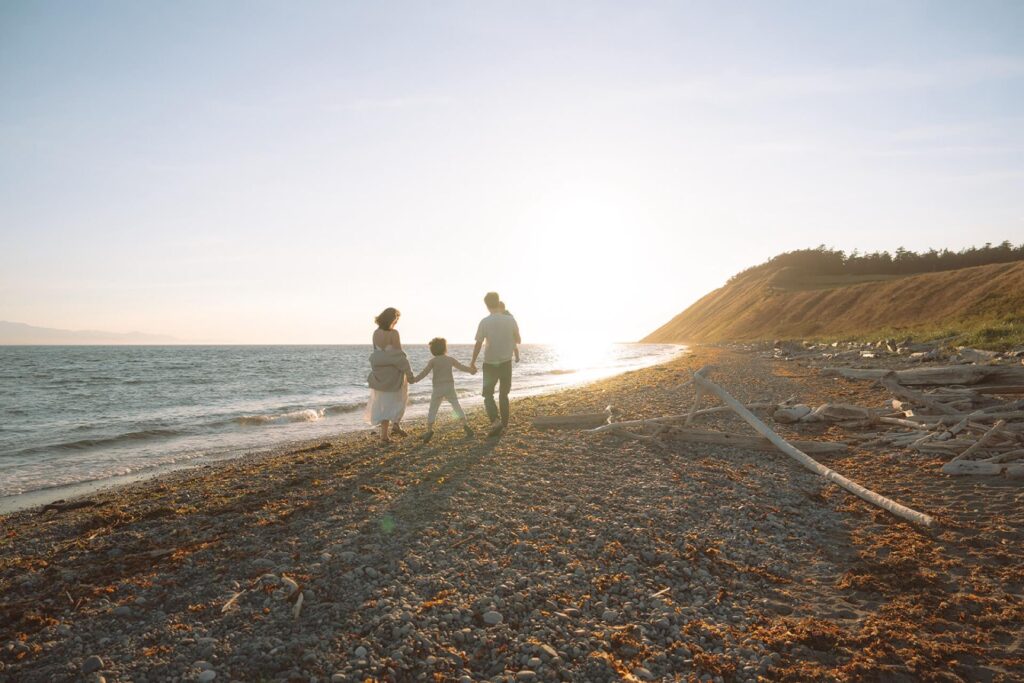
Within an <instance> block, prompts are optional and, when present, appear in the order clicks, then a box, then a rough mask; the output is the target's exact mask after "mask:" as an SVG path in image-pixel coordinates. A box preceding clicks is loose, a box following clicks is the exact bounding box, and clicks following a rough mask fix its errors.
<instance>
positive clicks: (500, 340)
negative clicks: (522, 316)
mask: <svg viewBox="0 0 1024 683" xmlns="http://www.w3.org/2000/svg"><path fill="white" fill-rule="evenodd" d="M476 340H477V341H478V342H479V341H485V340H486V342H487V345H486V346H485V347H484V363H490V364H497V363H504V362H505V361H509V360H512V349H513V347H515V345H516V344H518V343H519V325H517V324H516V319H515V318H513V317H512V315H511V314H509V313H491V314H490V315H489V316H487V317H486V318H484V319H483V320H481V321H480V326H479V327H477V328H476Z"/></svg>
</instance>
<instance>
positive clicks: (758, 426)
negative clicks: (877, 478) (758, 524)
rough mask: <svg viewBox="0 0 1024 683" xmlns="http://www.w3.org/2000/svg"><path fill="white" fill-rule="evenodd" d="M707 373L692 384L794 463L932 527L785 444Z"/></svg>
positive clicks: (697, 375) (702, 372) (701, 373)
mask: <svg viewBox="0 0 1024 683" xmlns="http://www.w3.org/2000/svg"><path fill="white" fill-rule="evenodd" d="M708 371H709V369H708V368H703V369H701V370H699V371H697V372H696V373H694V377H693V381H694V382H695V383H696V384H697V386H700V387H702V388H703V389H705V390H706V391H709V392H711V393H713V394H715V395H716V396H718V397H719V398H720V399H722V402H723V403H725V404H726V405H728V406H730V407H731V408H732V409H733V410H734V411H736V413H737V414H738V415H739V416H740V417H742V418H743V419H744V420H746V422H747V424H749V425H750V426H751V427H753V428H754V429H755V430H756V431H757V432H758V433H759V434H761V436H763V437H765V438H766V439H768V440H769V441H771V442H772V443H773V444H774V445H775V446H776V447H777V448H778V449H779V450H780V451H782V452H783V453H785V454H786V455H788V456H789V457H791V458H793V459H794V460H796V461H797V462H798V463H800V464H801V465H803V466H804V467H805V468H806V469H808V470H810V471H811V472H814V473H815V474H818V475H820V476H822V477H824V478H825V479H827V480H828V481H831V482H833V483H834V484H836V485H837V486H840V487H841V488H843V489H845V490H847V491H849V492H850V493H852V494H853V495H855V496H857V497H858V498H860V499H862V500H865V501H867V502H869V503H871V504H872V505H876V506H878V507H880V508H882V509H883V510H887V511H888V512H891V513H892V514H894V515H896V516H897V517H899V518H901V519H905V520H907V521H910V522H914V523H915V524H920V525H922V526H926V527H927V526H931V525H932V523H933V522H934V520H933V519H932V517H931V516H930V515H926V514H924V513H921V512H918V511H917V510H912V509H910V508H908V507H906V506H904V505H900V504H899V503H897V502H896V501H894V500H891V499H889V498H886V497H885V496H882V495H879V494H878V493H875V492H874V491H872V490H870V489H867V488H865V487H863V486H861V485H860V484H858V483H856V482H853V481H851V480H849V479H847V478H846V477H844V476H843V475H841V474H839V473H838V472H836V471H835V470H833V469H831V468H829V467H826V466H824V465H822V464H821V463H819V462H818V461H816V460H814V459H813V458H811V457H810V456H808V455H807V454H806V453H804V452H803V451H801V450H800V449H798V448H796V447H795V446H793V445H792V444H790V443H789V442H787V441H786V440H785V439H783V438H782V437H781V436H779V435H778V434H776V433H775V432H774V431H772V429H771V428H770V427H768V425H766V424H765V423H764V422H762V421H761V420H759V419H758V418H757V416H755V415H754V414H753V413H751V412H750V411H749V410H747V409H746V408H745V407H743V404H742V403H740V402H739V401H737V400H736V399H735V398H733V397H732V396H731V395H730V394H729V393H728V392H727V391H725V389H723V388H722V387H720V386H718V385H717V384H715V383H714V382H712V381H711V380H709V379H707V377H705V376H704V375H705V374H706V373H707V372H708Z"/></svg>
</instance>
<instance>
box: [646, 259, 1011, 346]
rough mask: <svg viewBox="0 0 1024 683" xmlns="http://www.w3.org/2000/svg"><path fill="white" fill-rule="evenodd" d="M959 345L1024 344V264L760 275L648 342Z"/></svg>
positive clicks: (728, 288)
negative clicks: (939, 341)
mask: <svg viewBox="0 0 1024 683" xmlns="http://www.w3.org/2000/svg"><path fill="white" fill-rule="evenodd" d="M872 335H914V336H918V337H930V338H938V337H944V336H953V335H956V336H958V337H959V338H960V340H961V341H963V342H964V343H970V344H972V345H977V346H988V347H1000V346H1006V345H1010V344H1017V343H1020V342H1021V340H1022V338H1024V262H1020V261H1017V262H1014V263H996V264H990V265H983V266H975V267H970V268H960V269H957V270H949V271H944V272H936V273H924V274H917V275H898V274H876V275H871V274H811V273H807V272H806V271H804V270H801V269H799V268H795V267H792V266H779V267H774V268H762V267H758V268H753V269H750V270H749V271H746V272H744V273H742V274H740V275H739V276H737V277H734V278H733V279H732V280H731V281H730V282H729V283H728V284H726V285H725V286H724V287H720V288H719V289H716V290H714V291H713V292H711V293H709V294H707V295H706V296H704V297H703V298H702V299H700V300H699V301H697V302H696V303H694V304H693V305H692V306H690V307H689V308H687V309H686V310H685V311H683V312H682V313H680V314H679V315H677V316H676V317H675V318H673V319H672V320H670V321H669V322H668V323H666V324H665V325H663V326H662V327H660V328H658V329H657V330H655V331H654V332H652V333H651V334H650V335H648V336H647V337H646V338H644V339H643V341H645V342H718V341H726V340H732V341H740V340H758V339H795V338H818V339H828V338H843V337H850V338H858V337H865V336H872Z"/></svg>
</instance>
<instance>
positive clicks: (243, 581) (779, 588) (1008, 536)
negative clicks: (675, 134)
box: [0, 347, 1024, 683]
mask: <svg viewBox="0 0 1024 683" xmlns="http://www.w3.org/2000/svg"><path fill="white" fill-rule="evenodd" d="M708 364H713V365H715V366H716V367H717V368H718V369H717V370H716V371H715V378H716V381H719V382H720V383H721V384H722V385H723V386H725V387H726V388H727V389H728V390H730V392H732V393H734V395H735V396H736V397H737V399H738V400H741V401H754V400H759V399H762V398H764V397H771V398H774V399H775V400H782V399H783V398H786V397H787V396H790V395H792V394H794V393H798V394H799V395H800V396H801V398H802V399H803V400H806V401H811V402H815V403H817V402H822V401H824V400H832V401H838V400H846V401H850V402H854V403H857V404H860V405H876V404H881V403H883V402H884V401H885V400H886V398H887V397H886V394H885V392H884V390H880V389H878V388H877V387H873V386H872V385H870V384H869V383H858V382H851V381H840V380H835V379H833V378H825V377H821V376H820V375H818V373H817V372H816V371H813V370H811V369H809V368H805V367H803V366H800V365H799V364H798V363H789V364H787V363H784V362H781V361H774V360H771V359H765V358H762V357H759V356H758V355H757V354H754V353H741V352H737V351H732V350H729V349H722V348H707V347H696V348H693V349H691V353H690V354H687V355H685V356H682V357H679V358H676V359H674V360H672V361H669V362H667V363H664V364H661V365H657V366H653V367H648V368H645V369H642V370H636V371H631V372H627V373H623V374H620V375H616V376H614V377H611V378H608V379H605V380H601V381H598V382H594V383H591V384H588V385H585V386H577V387H573V388H571V389H569V390H566V391H561V392H555V393H551V394H545V395H542V396H535V397H529V398H522V399H517V400H515V401H513V404H512V427H511V429H510V430H509V432H508V433H506V434H505V435H503V436H502V437H501V438H500V439H493V440H482V439H479V438H478V439H472V440H467V439H464V438H462V434H461V430H459V429H458V428H457V426H456V425H454V424H445V425H443V426H442V427H441V428H439V429H438V430H437V433H436V435H435V437H434V440H433V441H431V442H430V443H429V444H422V443H421V442H420V440H419V439H418V438H417V437H418V436H419V434H418V430H417V431H414V432H413V433H411V435H410V437H409V438H406V439H403V440H402V441H400V442H399V443H397V444H396V445H394V446H391V447H388V448H381V447H380V446H379V445H378V444H376V443H375V442H373V441H372V440H371V439H370V438H358V435H350V436H346V437H343V438H334V439H330V440H325V441H322V442H321V443H316V442H315V441H316V440H314V441H313V442H308V443H306V445H304V446H303V447H301V448H297V449H295V450H291V451H289V450H287V449H281V450H280V451H279V452H276V453H275V452H267V453H262V454H253V455H251V456H246V457H243V458H238V459H233V460H226V461H224V462H221V463H217V464H215V465H213V466H212V467H209V468H198V469H197V468H192V469H188V470H183V471H180V472H173V473H170V474H168V475H166V476H164V477H159V478H154V479H149V480H146V481H144V482H137V483H133V484H129V485H126V486H124V487H121V488H118V489H116V490H114V491H108V492H100V493H97V494H96V495H95V496H94V500H95V502H96V503H97V504H96V505H95V506H94V507H90V508H84V509H77V510H68V511H66V512H53V511H51V512H48V513H45V514H40V513H38V512H35V511H30V510H23V511H20V512H17V513H13V514H10V515H6V516H3V517H2V520H3V529H4V534H3V535H0V595H2V596H3V598H2V602H0V680H18V681H27V682H28V683H35V682H37V681H38V682H41V681H49V680H55V679H58V680H64V679H77V680H90V679H92V680H95V676H96V675H97V674H98V675H101V676H102V677H103V678H104V680H106V681H108V682H109V683H113V682H114V681H133V683H148V682H155V681H165V680H170V681H182V682H185V681H194V680H197V679H199V677H200V675H202V674H203V673H204V672H206V671H209V672H211V674H207V675H206V676H205V677H204V680H208V679H210V675H213V677H214V678H215V679H216V680H217V681H220V680H224V681H230V680H239V681H243V680H261V679H262V680H268V681H282V682H285V681H311V680H312V679H314V678H315V679H316V680H318V681H320V682H323V681H332V682H337V683H341V682H344V681H357V680H360V681H361V680H365V679H367V678H373V679H377V680H387V681H391V680H395V681H397V680H410V679H415V678H417V677H419V676H421V675H423V676H425V677H427V678H431V677H433V678H436V679H438V680H452V681H482V680H486V681H499V680H500V681H520V680H522V681H559V680H561V681H584V680H585V681H598V682H601V681H613V680H622V679H627V680H633V679H635V680H647V681H650V680H674V679H675V678H676V677H682V678H687V679H688V678H690V677H693V678H701V677H702V676H705V675H706V676H707V678H710V679H711V680H716V678H717V679H718V680H722V681H724V680H737V681H750V682H754V681H757V680H764V679H766V678H767V679H788V680H849V679H851V678H853V679H869V680H871V679H885V680H888V679H901V678H902V679H915V680H916V679H930V678H937V677H938V675H939V674H940V673H941V674H943V675H945V676H946V677H945V678H944V679H943V680H950V681H952V680H978V679H981V678H985V679H990V680H993V681H1009V680H1014V679H1018V678H1019V677H1020V676H1022V675H1024V656H1022V653H1021V642H1020V638H1019V624H1020V623H1021V621H1022V620H1024V570H1022V569H1021V567H1022V566H1024V562H1022V559H1024V558H1022V550H1021V541H1022V540H1024V512H1022V511H1021V509H1020V506H1019V497H1020V495H1021V494H1020V491H1021V489H1020V487H1019V485H1018V484H1015V483H1012V482H1008V481H1000V482H994V481H981V480H980V479H983V478H960V479H954V478H949V477H945V476H943V475H941V474H939V472H938V469H937V467H934V464H933V463H928V462H922V461H921V459H920V458H906V457H898V456H895V455H894V456H892V457H880V456H879V455H878V454H877V453H871V452H868V451H862V450H860V449H857V448H851V449H849V452H847V453H841V454H830V455H822V456H819V457H820V458H821V460H822V461H823V462H825V463H828V465H829V466H831V467H834V468H835V469H836V470H837V471H840V472H842V473H843V474H845V475H848V476H850V477H851V478H852V479H854V480H856V481H858V482H860V483H863V484H864V485H865V486H868V487H869V488H872V489H873V490H877V491H878V492H879V493H882V494H885V495H889V496H892V497H893V498H894V499H896V500H898V501H899V502H901V503H904V504H906V505H910V506H913V507H915V508H916V509H921V510H923V511H925V512H928V513H931V514H934V515H935V516H936V519H937V520H938V524H937V525H936V527H935V528H934V529H932V530H929V531H927V532H923V531H921V530H919V529H916V528H914V527H912V526H910V525H908V524H906V523H904V522H901V521H900V520H898V519H895V518H894V517H892V516H891V515H888V514H887V513H884V512H881V511H879V510H878V509H877V508H873V507H871V506H869V505H867V504H866V503H864V502H863V501H860V500H859V499H857V498H855V497H853V496H850V495H848V494H847V493H846V492H844V491H842V490H841V489H839V488H838V487H836V486H834V485H832V484H830V483H828V482H825V481H823V480H822V479H821V478H820V477H817V476H816V475H813V474H812V473H810V472H807V471H806V470H803V469H802V468H800V467H799V466H797V465H795V464H794V463H793V462H792V461H791V460H789V459H788V458H787V457H786V456H784V455H782V454H780V453H776V452H770V451H751V450H749V449H746V450H745V449H743V448H739V447H734V446H724V445H723V446H717V445H708V444H694V443H686V442H682V441H675V442H672V441H670V442H668V445H667V448H665V449H660V448H655V447H653V446H652V445H650V444H647V443H643V442H637V441H627V440H623V439H622V438H621V437H618V436H615V435H614V434H613V433H606V434H601V435H585V434H583V433H581V432H579V431H577V430H564V431H562V430H538V429H535V428H533V427H532V426H531V422H532V419H533V418H534V417H536V416H538V415H552V414H570V413H586V412H598V411H601V410H603V409H604V407H605V406H607V405H609V404H612V405H614V406H616V407H617V408H618V409H619V410H620V411H621V417H620V419H622V420H628V419H633V418H641V417H653V416H658V415H668V414H678V413H682V412H686V410H687V408H688V407H689V405H690V403H691V402H692V400H693V390H692V387H690V388H681V387H680V384H681V383H682V381H683V380H684V379H685V378H686V377H687V375H688V373H689V372H692V371H693V370H696V369H697V368H698V367H701V366H703V365H708ZM469 416H470V420H471V421H472V422H473V423H474V427H478V426H482V424H483V422H484V421H485V418H484V416H483V415H482V414H481V412H480V411H479V410H477V411H471V412H470V415H469ZM700 420H701V425H700V426H701V427H702V428H708V429H716V430H719V431H729V432H738V431H740V430H741V428H740V427H739V426H738V424H737V420H735V419H733V418H731V417H730V416H729V415H727V414H725V413H717V414H711V415H706V416H703V417H701V418H700ZM780 430H781V431H782V432H784V435H785V436H788V437H793V438H797V433H795V432H792V431H789V428H785V427H782V428H780ZM799 438H805V439H806V438H810V439H818V440H828V441H835V440H839V439H840V438H841V434H839V433H836V432H835V431H833V430H832V429H831V428H824V427H822V428H818V431H815V432H813V433H810V434H808V433H807V432H806V431H805V432H803V434H802V435H801V436H799ZM299 596H301V598H302V599H301V601H300V600H299ZM5 676H6V677H7V678H5Z"/></svg>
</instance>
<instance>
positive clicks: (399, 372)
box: [366, 308, 412, 443]
mask: <svg viewBox="0 0 1024 683" xmlns="http://www.w3.org/2000/svg"><path fill="white" fill-rule="evenodd" d="M399 317H401V313H399V312H398V309H396V308H385V309H384V310H383V311H382V312H381V314H380V315H378V316H377V317H376V318H375V319H374V322H376V323H377V329H376V330H374V331H373V353H372V354H370V376H369V377H368V378H367V382H368V384H369V385H370V400H369V402H368V403H367V404H366V421H367V422H369V423H370V424H371V425H378V424H379V425H380V440H381V442H382V443H390V442H391V438H390V435H389V431H390V432H391V433H393V434H394V435H395V436H405V435H406V432H405V431H404V430H403V429H402V427H401V424H400V423H401V421H402V416H403V415H405V404H406V402H407V401H408V400H409V379H410V378H411V377H412V368H410V367H409V359H408V358H407V357H406V355H405V352H404V351H402V339H401V337H399V335H398V330H396V329H395V325H396V324H398V318H399Z"/></svg>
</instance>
